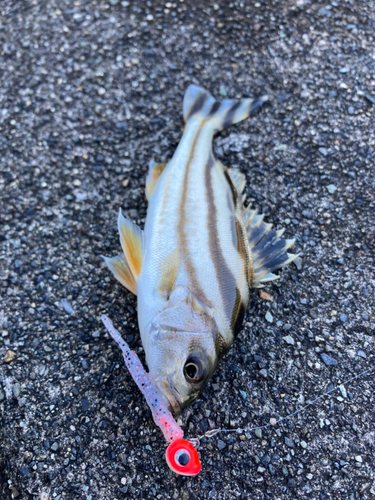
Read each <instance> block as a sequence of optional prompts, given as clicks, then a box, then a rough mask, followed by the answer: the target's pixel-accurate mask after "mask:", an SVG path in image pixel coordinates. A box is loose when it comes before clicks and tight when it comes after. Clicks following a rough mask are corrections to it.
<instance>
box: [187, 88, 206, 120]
mask: <svg viewBox="0 0 375 500" xmlns="http://www.w3.org/2000/svg"><path fill="white" fill-rule="evenodd" d="M206 100H207V94H206V93H204V94H200V95H199V96H198V98H197V99H196V101H195V102H194V104H193V105H192V107H191V108H190V110H189V113H188V114H187V116H186V119H185V121H188V120H189V118H191V117H192V116H193V115H195V113H198V111H200V110H201V109H202V108H203V106H204V104H205V103H206Z"/></svg>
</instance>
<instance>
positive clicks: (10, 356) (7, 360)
mask: <svg viewBox="0 0 375 500" xmlns="http://www.w3.org/2000/svg"><path fill="white" fill-rule="evenodd" d="M15 357H16V353H15V352H14V351H7V352H6V354H5V356H4V363H10V362H11V361H13V360H14V358H15Z"/></svg>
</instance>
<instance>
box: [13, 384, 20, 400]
mask: <svg viewBox="0 0 375 500" xmlns="http://www.w3.org/2000/svg"><path fill="white" fill-rule="evenodd" d="M20 393H21V386H20V384H19V383H18V382H16V383H15V384H14V386H13V396H14V397H15V398H18V396H19V395H20Z"/></svg>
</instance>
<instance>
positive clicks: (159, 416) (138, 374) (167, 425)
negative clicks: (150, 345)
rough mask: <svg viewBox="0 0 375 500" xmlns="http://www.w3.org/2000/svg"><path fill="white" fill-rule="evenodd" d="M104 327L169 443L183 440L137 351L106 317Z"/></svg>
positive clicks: (180, 431)
mask: <svg viewBox="0 0 375 500" xmlns="http://www.w3.org/2000/svg"><path fill="white" fill-rule="evenodd" d="M101 319H102V321H103V323H104V326H105V327H106V328H107V330H108V332H109V334H110V335H111V337H112V338H113V339H114V340H115V341H116V342H117V344H118V345H119V347H120V349H121V350H122V353H123V355H124V360H125V364H126V366H127V367H128V370H129V372H130V375H131V376H132V377H133V379H134V381H135V383H136V384H137V386H138V387H139V389H140V391H141V392H142V393H143V395H144V397H145V398H146V401H147V404H148V406H149V407H150V410H151V412H152V416H153V418H154V422H155V424H156V425H157V426H159V427H160V429H161V430H162V432H163V434H164V437H165V439H166V440H167V441H168V443H171V442H172V441H175V440H176V439H182V438H183V436H184V432H183V430H182V429H181V427H179V425H178V424H177V423H176V421H175V420H174V418H173V416H172V414H171V413H170V411H169V410H168V408H167V405H166V403H165V401H164V398H163V397H162V396H161V395H160V394H159V392H158V391H157V389H156V388H155V385H154V384H153V383H152V381H151V378H150V376H149V374H148V373H147V372H146V370H145V369H144V368H143V366H142V363H141V361H140V359H139V358H138V356H137V354H136V352H135V351H131V350H130V348H129V346H128V344H127V343H126V342H125V340H123V338H122V337H121V335H120V333H119V332H118V331H117V330H116V329H115V327H114V326H113V324H112V321H111V320H110V319H109V318H108V317H107V316H105V315H103V316H102V317H101Z"/></svg>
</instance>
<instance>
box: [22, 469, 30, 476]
mask: <svg viewBox="0 0 375 500" xmlns="http://www.w3.org/2000/svg"><path fill="white" fill-rule="evenodd" d="M20 476H22V477H30V471H29V469H28V467H21V468H20Z"/></svg>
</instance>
